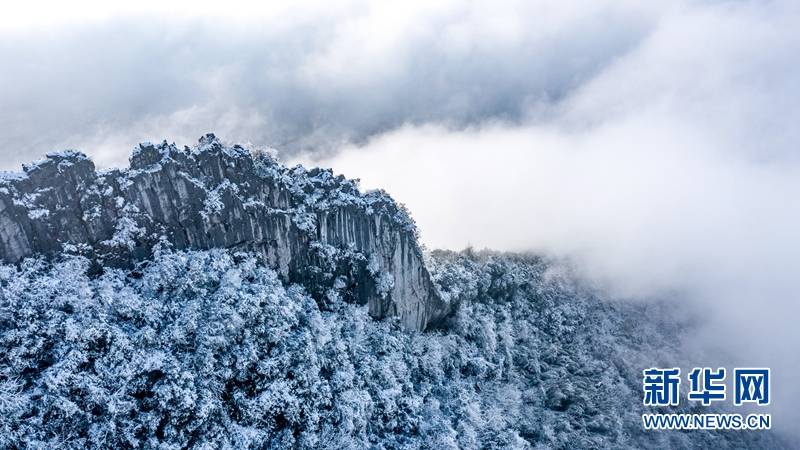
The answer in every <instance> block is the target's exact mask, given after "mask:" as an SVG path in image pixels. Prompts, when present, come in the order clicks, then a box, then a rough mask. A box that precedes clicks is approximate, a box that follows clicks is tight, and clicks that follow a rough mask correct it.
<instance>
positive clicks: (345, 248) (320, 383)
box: [0, 135, 786, 449]
mask: <svg viewBox="0 0 800 450" xmlns="http://www.w3.org/2000/svg"><path fill="white" fill-rule="evenodd" d="M0 259H2V261H3V264H2V265H0V448H42V449H45V448H46V449H61V448H176V449H177V448H209V449H211V448H214V449H216V448H237V449H238V448H259V449H260V448H330V449H348V448H352V449H361V448H375V449H395V448H403V449H415V448H437V449H438V448H453V449H455V448H470V449H471V448H604V447H611V448H710V447H715V448H781V447H785V446H786V445H785V444H784V443H783V442H782V441H780V440H778V439H777V438H776V437H775V436H773V435H772V434H769V433H744V432H713V433H712V432H701V431H695V432H687V433H679V432H645V431H644V430H643V429H642V425H641V420H640V419H641V414H642V412H643V411H644V409H645V407H644V406H643V405H642V395H641V389H642V385H641V371H642V369H643V368H645V367H650V366H652V365H653V364H659V363H665V364H666V363H668V364H675V363H676V362H679V361H680V360H681V355H680V352H679V350H678V348H679V347H678V345H679V342H680V338H681V336H682V335H683V334H684V333H685V332H686V331H687V330H689V329H690V328H691V326H692V325H691V323H687V322H684V321H681V320H679V319H678V318H677V317H675V316H673V315H672V309H671V305H666V304H661V303H649V304H631V303H626V302H620V301H615V300H613V299H609V298H607V297H605V296H603V295H601V294H600V293H598V292H596V291H594V290H592V289H590V288H588V287H587V286H585V285H583V284H582V283H581V282H580V281H578V280H577V279H576V277H574V276H572V275H571V272H570V270H569V269H568V268H566V267H564V266H563V265H560V264H557V263H554V262H552V261H547V260H545V259H543V258H540V257H536V256H531V255H512V254H500V253H493V252H489V251H483V252H477V253H476V252H472V251H464V252H460V253H456V252H448V251H433V252H429V253H423V252H422V251H421V249H420V245H419V243H418V242H417V237H416V232H415V227H414V223H413V221H412V220H411V218H410V217H409V215H408V213H407V212H406V211H405V209H404V208H403V207H402V206H400V205H397V204H396V203H395V202H394V201H393V200H392V199H391V198H390V197H388V195H386V194H385V193H383V192H368V193H361V192H359V190H358V188H357V185H356V183H355V182H353V181H350V180H347V179H345V178H343V177H341V176H339V177H336V176H334V175H333V173H332V172H331V171H328V170H320V169H311V170H306V169H304V168H302V167H295V168H286V167H284V166H283V165H281V164H280V163H278V162H277V161H275V160H274V159H273V158H271V157H270V156H269V155H264V154H259V155H252V154H250V152H248V151H246V150H245V149H243V148H241V147H238V146H234V147H226V146H224V145H222V144H221V143H220V142H219V141H218V140H217V139H216V138H214V137H213V136H212V135H208V136H205V137H204V138H203V139H201V141H200V143H199V144H198V145H197V146H196V147H195V148H192V149H189V148H184V149H178V148H177V147H175V146H174V145H168V144H166V143H163V144H161V145H149V144H143V145H140V146H139V147H138V148H137V149H136V151H135V152H134V154H133V155H132V156H131V165H130V168H128V169H125V170H110V171H102V172H98V171H96V170H95V168H94V165H93V164H92V162H91V161H90V160H89V159H88V158H86V157H85V156H83V155H81V154H79V153H75V152H64V153H58V154H51V155H48V157H47V158H46V159H45V160H43V161H40V162H38V163H35V164H33V165H30V166H26V167H25V168H24V171H23V172H22V173H17V174H6V175H4V177H3V179H2V181H0ZM687 409H688V408H687V407H680V408H672V407H670V408H667V410H669V411H686V410H687Z"/></svg>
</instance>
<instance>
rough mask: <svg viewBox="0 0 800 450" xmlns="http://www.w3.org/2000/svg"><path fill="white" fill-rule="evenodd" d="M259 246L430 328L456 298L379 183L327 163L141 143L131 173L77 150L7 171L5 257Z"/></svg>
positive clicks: (314, 287) (313, 278) (280, 265)
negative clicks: (448, 298) (316, 165)
mask: <svg viewBox="0 0 800 450" xmlns="http://www.w3.org/2000/svg"><path fill="white" fill-rule="evenodd" d="M165 247H169V248H174V249H198V250H202V249H210V248H227V249H232V250H238V249H240V250H247V251H255V252H257V253H259V254H261V255H263V257H264V258H263V259H264V261H265V263H266V264H269V265H270V266H271V267H273V268H274V269H275V270H276V271H277V272H278V273H279V275H280V276H281V278H282V279H283V280H284V281H285V282H288V283H298V284H300V285H302V286H304V287H305V288H306V289H307V290H308V291H309V292H310V293H311V294H312V295H313V296H314V297H315V298H316V299H317V301H318V302H319V303H320V304H321V305H323V306H324V305H325V304H326V302H328V301H330V299H332V298H333V297H334V296H342V297H344V298H345V299H346V300H348V301H353V302H357V303H360V304H367V305H368V308H369V312H370V314H371V315H372V316H373V317H375V318H379V319H380V318H384V317H390V316H398V317H399V319H400V321H401V323H402V324H403V326H404V327H406V328H408V329H414V330H423V329H425V328H426V327H428V326H429V325H431V324H432V323H435V322H436V321H438V320H440V319H441V318H443V317H444V316H445V315H446V314H447V313H448V312H449V305H448V304H447V303H446V302H445V301H443V300H442V299H441V297H440V296H439V295H438V294H437V292H436V289H435V288H434V286H433V283H432V282H431V279H430V275H429V273H428V270H427V269H426V267H425V265H424V263H423V258H422V253H421V251H420V248H419V245H418V242H417V237H416V228H415V225H414V223H413V221H412V220H411V219H410V217H409V216H408V214H407V213H406V211H405V210H404V208H402V206H399V205H397V204H396V203H395V202H394V201H393V200H392V199H391V198H390V197H389V196H388V195H387V194H385V193H384V192H381V191H372V192H367V193H361V192H359V190H358V188H357V185H356V183H355V182H353V181H351V180H347V179H345V178H344V177H343V176H341V175H340V176H334V175H333V173H332V171H330V170H322V169H311V170H306V169H304V168H303V167H302V166H297V167H295V168H287V167H285V166H283V165H281V164H280V163H278V162H277V161H276V160H275V159H274V158H272V157H271V156H269V155H266V154H257V155H252V154H251V153H250V152H249V151H247V150H245V149H244V148H242V147H239V146H233V147H227V146H224V145H222V144H221V143H220V142H219V140H217V139H216V138H215V137H214V136H213V135H211V134H209V135H206V136H204V137H203V138H201V140H200V143H199V144H198V145H197V146H196V147H194V148H191V149H190V148H187V147H184V148H183V149H179V148H177V147H176V146H175V145H174V144H167V143H166V142H164V143H162V144H159V145H152V144H140V145H139V146H138V147H137V148H136V149H135V150H134V153H133V154H132V156H131V158H130V167H129V168H128V169H124V170H118V169H114V170H108V171H99V172H98V171H96V170H95V166H94V164H93V163H92V161H91V160H90V159H89V158H87V157H86V156H85V155H83V154H81V153H78V152H72V151H67V152H60V153H51V154H49V155H47V158H46V159H44V160H42V161H39V162H37V163H35V164H32V165H26V166H23V172H21V173H16V174H6V175H5V176H3V177H2V179H0V260H2V261H3V262H6V263H19V262H21V261H22V260H23V259H24V258H26V257H29V256H44V257H50V258H53V257H56V256H58V255H60V254H62V253H63V252H67V253H76V254H81V255H84V256H87V257H89V258H90V259H91V260H92V261H94V262H96V263H97V265H98V267H104V266H113V267H127V268H130V269H134V268H135V266H136V264H137V263H139V262H142V261H146V260H147V259H148V258H149V257H150V256H151V255H152V252H153V251H156V250H158V249H159V248H165Z"/></svg>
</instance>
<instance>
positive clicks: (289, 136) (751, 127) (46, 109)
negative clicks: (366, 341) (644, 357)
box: [0, 0, 800, 424]
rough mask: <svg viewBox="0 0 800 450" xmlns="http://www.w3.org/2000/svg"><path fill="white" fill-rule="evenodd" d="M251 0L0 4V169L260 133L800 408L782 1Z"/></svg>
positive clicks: (791, 33)
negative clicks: (663, 329)
mask: <svg viewBox="0 0 800 450" xmlns="http://www.w3.org/2000/svg"><path fill="white" fill-rule="evenodd" d="M245 3H246V2H241V4H240V2H236V1H232V2H224V5H218V4H216V3H213V2H183V3H174V4H173V3H167V4H164V3H161V2H150V1H144V2H139V3H137V6H131V7H126V8H123V7H116V6H109V5H106V4H105V3H104V2H92V1H88V2H86V1H84V2H77V3H75V2H71V3H70V5H69V6H63V5H62V6H59V5H58V4H57V3H51V4H47V5H42V4H40V2H25V4H23V5H20V6H16V7H13V8H10V9H9V10H8V11H4V15H3V18H2V19H0V60H1V61H3V65H2V70H0V105H2V108H0V166H2V167H0V168H2V169H14V168H18V167H19V165H20V164H21V163H23V162H26V161H28V160H32V159H36V158H38V157H39V156H41V155H42V154H43V153H45V152H47V151H50V150H56V149H62V148H77V149H79V150H82V151H84V152H86V153H88V154H90V155H92V156H93V157H94V159H95V161H96V162H97V164H98V165H100V166H119V165H125V164H126V160H127V157H128V154H129V151H130V149H131V148H132V147H133V145H135V144H136V143H137V142H139V141H143V140H161V139H167V140H170V141H175V142H176V143H178V144H189V145H191V144H192V143H193V142H194V141H196V138H197V137H198V136H200V135H201V134H204V133H205V132H208V131H213V132H215V133H216V134H217V135H218V136H221V137H222V138H223V139H226V140H228V141H231V142H239V143H250V144H251V145H252V146H254V147H273V148H277V149H278V150H279V152H280V153H279V154H280V155H281V156H282V157H283V158H284V159H285V160H287V161H290V162H295V161H302V162H306V163H311V164H317V163H319V164H324V165H328V166H332V167H334V169H335V170H336V171H338V172H343V173H345V174H346V175H348V176H350V177H358V178H361V179H362V181H363V184H364V186H366V187H383V188H386V189H387V190H389V192H390V193H392V194H393V195H394V196H395V197H396V198H397V199H398V200H400V201H402V202H404V203H406V204H407V205H408V206H409V207H410V209H411V211H412V213H413V214H414V216H415V217H416V219H417V221H418V222H419V224H420V227H421V230H422V237H423V239H424V241H425V243H426V244H427V245H428V246H429V247H451V248H460V247H463V246H465V245H467V244H473V245H476V246H478V247H484V246H486V247H492V248H498V249H504V250H535V251H539V252H545V253H548V254H551V255H554V256H556V257H564V258H569V259H570V260H572V261H574V262H575V264H577V265H578V266H579V268H580V269H581V271H582V272H583V273H585V274H586V276H587V278H588V279H590V280H592V281H594V282H597V283H598V284H599V285H601V286H604V287H607V288H608V289H610V290H611V291H614V292H615V293H616V294H617V295H623V296H627V297H631V298H653V297H664V296H675V297H678V298H680V299H682V300H683V304H684V305H685V306H686V307H687V308H692V309H696V310H702V311H704V313H705V320H706V323H707V325H706V326H705V327H704V328H703V329H702V330H701V332H700V333H701V334H700V335H698V336H697V338H696V340H695V342H696V343H699V344H700V347H702V348H703V349H704V350H707V351H712V350H713V349H715V348H718V347H719V348H722V349H723V350H724V353H726V354H728V355H730V356H729V357H730V361H731V362H732V363H733V362H735V363H737V364H746V365H762V364H763V365H770V366H773V368H774V373H775V376H776V379H777V380H778V382H776V384H775V396H774V398H775V406H776V408H780V411H781V416H780V417H778V416H776V418H775V422H776V423H777V424H780V423H784V424H788V423H793V422H796V421H797V420H798V419H800V416H798V413H797V410H796V408H793V406H792V402H793V401H800V389H798V388H796V387H792V384H791V380H792V379H793V375H792V373H793V371H797V370H800V357H798V356H797V355H798V353H797V350H796V348H797V347H798V345H800V331H798V330H800V328H798V327H796V326H795V325H794V318H795V317H796V316H797V315H798V311H800V308H798V301H800V294H798V292H800V286H799V285H800V264H799V263H798V262H797V257H796V255H798V254H800V233H798V231H797V230H800V158H798V150H797V147H798V142H799V141H800V140H799V139H798V138H800V126H799V125H798V124H800V60H798V58H797V55H800V6H798V4H797V3H796V2H793V1H788V0H787V1H779V0H773V1H689V0H685V1H663V2H659V1H648V2H642V1H633V0H630V1H626V0H623V1H619V0H617V1H611V0H600V1H593V2H584V1H578V0H575V1H571V0H560V1H540V0H537V1H519V2H514V1H491V2H490V1H486V2H481V1H474V2H456V1H441V2H437V1H432V2H420V3H413V2H411V3H409V2H390V3H389V2H387V3H383V4H378V3H374V2H347V3H335V4H332V3H330V2H318V3H314V2H300V3H294V4H293V6H286V7H284V6H275V5H274V4H273V5H269V6H265V7H261V8H260V9H258V10H252V9H249V8H248V7H247V6H246V4H245ZM701 338H702V340H701ZM705 363H706V362H704V361H698V364H705ZM779 391H780V392H779Z"/></svg>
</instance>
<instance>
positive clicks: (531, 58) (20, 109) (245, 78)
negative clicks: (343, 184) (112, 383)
mask: <svg viewBox="0 0 800 450" xmlns="http://www.w3.org/2000/svg"><path fill="white" fill-rule="evenodd" d="M663 9H664V8H663V7H656V6H642V5H639V4H638V2H611V1H601V2H594V3H593V4H592V5H591V6H585V5H582V4H581V2H564V3H563V4H562V5H558V6H556V5H554V4H552V3H551V2H542V1H538V2H515V1H509V2H499V3H495V2H492V3H491V4H489V3H481V2H475V3H461V2H431V3H428V2H424V3H422V4H416V5H410V6H409V4H406V3H405V2H403V3H402V4H401V3H397V4H394V5H392V4H383V5H376V4H361V3H353V4H349V5H346V6H343V7H339V8H327V9H325V8H322V9H313V8H302V7H300V8H298V9H294V10H288V11H282V12H278V13H274V14H273V13H271V12H270V13H269V14H267V13H264V14H261V15H259V16H258V18H257V19H251V20H245V19H244V18H243V17H241V15H234V16H233V17H231V16H230V15H229V14H221V13H220V11H218V10H217V9H211V10H207V9H204V8H203V7H202V5H201V7H200V10H199V11H195V8H188V9H187V10H186V12H184V13H183V14H181V15H177V14H176V15H173V16H165V15H160V16H154V15H152V14H148V13H147V11H140V12H138V13H137V15H134V16H131V15H130V14H128V15H126V14H120V15H115V14H114V11H113V10H111V11H108V12H104V10H103V8H102V7H100V6H98V11H99V12H97V14H96V15H97V16H98V17H101V18H103V20H94V21H88V22H79V23H76V22H74V21H65V22H64V23H60V22H57V23H56V24H54V25H51V26H48V27H42V28H36V27H27V28H22V29H19V28H16V27H11V28H9V27H6V28H5V29H4V28H0V37H2V39H0V58H2V60H3V61H4V70H3V71H2V72H0V102H1V103H2V104H3V105H4V107H3V108H2V109H1V110H0V123H3V131H4V132H3V134H2V136H0V152H1V153H0V156H2V163H3V166H4V167H3V168H5V169H9V168H13V167H18V165H19V164H20V163H22V162H24V161H26V160H29V159H31V158H34V157H38V156H39V155H41V154H42V153H44V152H47V151H50V150H53V149H61V148H64V147H70V148H78V149H81V150H83V151H86V152H88V153H90V154H92V155H93V156H94V157H95V159H96V161H97V162H98V163H99V164H100V165H106V166H107V165H118V164H122V163H124V161H125V159H126V157H127V152H128V149H129V148H130V147H131V146H132V144H131V143H136V142H139V141H141V140H151V139H161V138H166V139H170V140H174V141H176V142H193V141H194V140H195V139H196V137H197V136H200V135H202V134H203V133H205V132H207V131H214V132H216V133H217V134H218V135H220V136H225V137H226V138H227V139H230V140H232V141H245V142H252V143H254V144H256V145H259V146H271V147H276V148H279V149H281V150H282V151H283V153H284V154H285V155H291V154H294V153H296V152H298V151H315V152H332V151H335V150H336V149H338V148H339V147H341V146H343V145H346V144H349V143H364V142H365V141H366V140H367V139H369V138H370V137H373V136H378V135H380V134H382V133H384V132H386V131H391V130H393V129H397V128H398V127H401V126H402V125H404V124H418V125H421V124H425V123H439V124H442V125H445V126H447V127H451V128H453V129H459V128H463V127H466V126H470V125H476V124H480V123H483V122H485V121H487V120H502V121H507V122H511V123H520V122H523V121H525V120H527V118H528V117H529V116H531V115H535V114H537V111H541V110H542V109H544V108H547V107H548V106H550V105H553V104H556V103H558V102H559V101H561V100H562V99H564V98H566V97H567V96H568V95H569V93H570V92H572V91H574V90H575V89H578V88H579V87H580V86H582V85H583V84H584V83H586V82H587V81H588V80H590V79H592V78H593V77H594V76H595V75H596V74H597V73H599V72H600V71H602V70H603V68H605V67H607V66H608V65H609V64H611V63H613V61H614V60H615V59H617V58H619V57H620V56H622V55H624V54H625V53H627V52H629V51H631V49H633V48H635V47H636V45H638V43H639V42H640V41H641V39H642V38H643V37H644V36H646V35H647V33H649V31H650V30H651V29H652V26H653V23H654V22H655V21H656V20H657V19H658V13H659V12H660V11H661V10H663ZM93 10H94V9H93ZM210 13H213V14H210ZM18 15H19V16H21V17H22V18H24V17H27V16H26V15H25V14H24V11H23V12H22V13H19V14H18ZM167 17H169V18H167ZM53 20H55V19H53Z"/></svg>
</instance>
